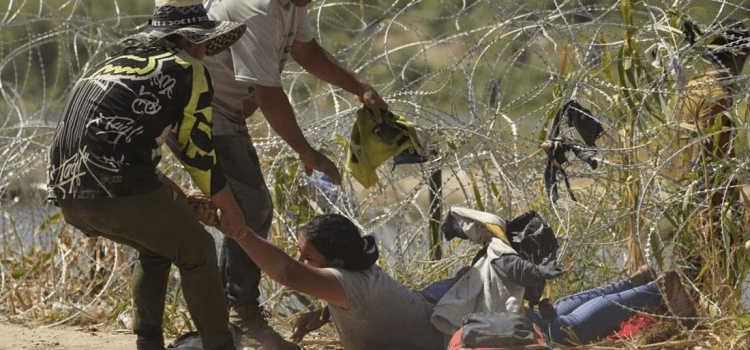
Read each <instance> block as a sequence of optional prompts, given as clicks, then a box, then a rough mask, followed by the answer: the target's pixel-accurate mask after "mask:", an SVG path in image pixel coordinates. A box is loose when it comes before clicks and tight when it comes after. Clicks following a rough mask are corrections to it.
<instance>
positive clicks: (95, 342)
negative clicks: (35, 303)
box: [0, 314, 340, 350]
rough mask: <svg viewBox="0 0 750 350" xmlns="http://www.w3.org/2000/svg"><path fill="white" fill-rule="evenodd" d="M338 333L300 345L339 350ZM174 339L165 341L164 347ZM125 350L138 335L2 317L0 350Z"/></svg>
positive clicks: (326, 332)
mask: <svg viewBox="0 0 750 350" xmlns="http://www.w3.org/2000/svg"><path fill="white" fill-rule="evenodd" d="M274 321H276V320H272V322H271V323H272V325H273V327H274V329H277V330H280V331H281V332H282V333H283V334H288V333H289V330H288V329H285V327H284V326H283V325H282V324H280V323H278V322H274ZM334 332H335V331H334V330H333V327H332V326H331V325H330V324H328V325H326V326H324V327H323V328H321V329H319V330H317V331H314V332H312V333H310V334H308V335H307V337H305V340H303V341H302V343H301V344H300V345H301V346H302V348H303V349H305V350H330V349H339V348H340V347H339V344H338V342H337V341H336V340H335V339H336V337H335V333H334ZM173 340H174V339H171V338H168V339H165V345H167V344H169V343H171V342H172V341H173ZM11 349H12V350H19V349H22V350H29V349H33V350H36V349H39V350H41V349H52V350H110V349H111V350H121V349H123V350H125V349H135V335H134V334H133V333H132V332H131V331H130V330H128V329H115V328H112V327H109V328H106V329H105V328H99V327H97V326H87V327H71V326H58V327H48V326H36V327H34V326H28V325H22V324H16V323H12V322H10V321H8V319H7V318H5V317H2V315H1V314H0V350H11Z"/></svg>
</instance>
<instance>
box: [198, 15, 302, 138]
mask: <svg viewBox="0 0 750 350" xmlns="http://www.w3.org/2000/svg"><path fill="white" fill-rule="evenodd" d="M205 3H206V7H207V9H208V16H209V17H210V18H211V19H214V20H221V21H233V22H241V23H244V24H245V25H247V30H246V31H245V34H244V35H243V36H242V37H241V38H240V39H239V40H237V42H236V43H234V44H233V45H232V46H230V47H229V50H224V51H222V52H220V53H219V54H217V55H214V56H206V57H205V58H204V60H203V63H204V64H205V65H206V67H208V70H209V72H210V73H211V79H212V80H213V85H214V99H213V114H214V117H213V121H214V129H213V133H214V135H231V134H234V133H247V130H246V129H245V118H247V117H248V116H246V115H245V113H244V111H243V103H242V102H243V101H244V100H245V99H248V98H255V84H259V85H263V86H278V87H280V86H281V71H282V70H283V69H284V66H285V65H286V62H287V61H288V60H289V53H290V52H291V47H292V42H294V40H297V41H301V42H308V41H310V40H312V39H313V32H312V26H311V25H310V21H309V19H308V18H307V6H305V7H297V6H295V5H294V4H293V3H292V2H291V1H290V0H205Z"/></svg>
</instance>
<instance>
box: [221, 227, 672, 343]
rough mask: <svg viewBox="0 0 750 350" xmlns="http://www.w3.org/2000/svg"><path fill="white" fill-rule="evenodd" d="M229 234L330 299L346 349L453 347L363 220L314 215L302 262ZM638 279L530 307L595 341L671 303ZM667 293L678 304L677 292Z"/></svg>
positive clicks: (556, 334)
mask: <svg viewBox="0 0 750 350" xmlns="http://www.w3.org/2000/svg"><path fill="white" fill-rule="evenodd" d="M220 228H221V227H220ZM224 233H225V234H227V235H228V236H230V237H233V238H234V239H235V240H236V241H237V242H238V243H239V244H240V246H241V247H242V248H243V249H244V250H245V251H246V252H247V253H248V255H249V256H250V257H251V258H252V259H253V260H254V261H255V262H256V264H258V266H259V267H260V268H261V269H262V270H263V271H265V272H266V273H267V274H268V276H269V277H271V278H272V279H274V280H275V281H277V282H279V283H281V284H283V285H285V286H287V287H289V288H292V289H294V290H297V291H299V292H302V293H305V294H308V295H311V296H314V297H317V298H321V299H323V300H325V301H327V302H328V307H327V311H328V312H329V313H330V317H331V320H332V321H333V324H334V326H335V327H336V331H337V332H338V335H339V338H340V342H341V344H342V346H343V347H344V349H347V350H361V349H380V350H383V349H445V348H446V346H447V339H448V338H446V337H445V336H446V335H444V334H442V333H441V332H439V331H438V330H437V329H436V328H435V327H434V326H433V325H432V323H431V322H430V317H431V316H432V312H433V309H434V305H435V304H434V303H435V300H434V299H433V298H431V297H430V296H428V295H427V294H426V293H425V292H419V291H412V290H410V289H408V288H407V287H406V286H404V285H403V284H401V283H400V282H397V281H395V280H394V279H392V278H391V277H390V276H388V274H386V273H385V272H383V270H381V269H380V267H378V266H377V265H376V264H375V262H376V261H377V258H378V249H377V247H376V246H375V239H374V238H373V237H372V236H364V237H361V236H360V232H359V229H358V228H357V226H356V225H354V223H352V222H351V221H350V220H349V219H347V218H346V217H344V216H341V215H337V214H328V215H323V216H319V217H315V218H313V219H312V220H310V222H309V223H308V224H307V225H306V226H305V227H304V229H303V230H302V232H301V234H300V236H299V255H298V258H297V260H294V259H292V258H291V257H290V256H289V255H287V254H286V253H284V252H283V251H282V250H281V249H279V248H278V247H276V246H274V245H272V244H270V243H269V242H267V241H265V240H264V239H263V238H261V237H260V236H258V235H256V234H255V233H254V232H252V231H251V230H250V229H247V228H246V229H243V230H238V231H237V232H224ZM669 276H670V275H667V278H660V280H668V282H669V283H672V284H674V285H675V286H677V287H679V288H675V287H674V286H673V287H671V288H667V292H674V293H676V294H679V292H678V291H679V290H681V293H683V294H684V293H685V291H684V289H682V285H681V284H679V278H677V280H676V283H675V281H674V277H677V276H676V275H673V277H669ZM639 279H640V280H641V281H636V280H635V279H634V280H633V281H631V280H630V279H628V280H624V281H620V282H618V283H615V284H612V285H607V286H604V287H601V288H598V289H596V290H591V291H586V292H583V293H579V294H576V295H573V296H570V297H567V298H564V299H562V300H561V301H559V302H557V303H555V308H556V310H557V316H556V317H554V318H553V319H551V320H547V319H544V318H543V317H541V315H538V314H535V313H536V311H529V316H530V318H531V319H532V320H533V321H534V322H535V323H536V324H537V325H538V326H539V328H540V329H542V330H551V334H552V336H553V338H552V340H554V341H556V342H560V343H562V342H564V341H565V338H564V337H565V336H564V332H563V331H562V327H570V328H571V329H572V330H573V331H574V332H575V334H576V335H577V336H578V339H579V340H581V341H588V340H590V339H593V338H595V337H598V336H602V335H604V334H603V332H605V331H609V330H611V329H614V328H615V327H616V326H617V325H619V323H621V322H622V321H624V320H626V319H627V318H628V317H630V316H631V315H632V314H633V313H634V311H633V310H634V309H641V308H648V307H658V306H661V305H663V304H664V302H663V299H662V297H661V293H660V291H659V287H658V284H657V282H655V281H649V280H650V279H652V278H642V277H639ZM441 282H442V281H441ZM669 283H665V284H667V285H669ZM636 284H638V286H636ZM428 288H429V287H428ZM443 290H445V288H443ZM668 299H669V300H670V302H671V301H672V300H673V299H674V298H672V297H670V298H668ZM619 305H624V306H625V308H623V307H620V306H619ZM318 314H319V313H318ZM324 323H325V321H321V320H320V319H313V318H306V319H304V320H303V322H301V323H300V322H298V323H297V325H295V333H294V335H293V340H295V341H297V342H299V341H300V340H301V339H302V337H304V335H305V334H306V333H308V332H310V331H312V330H314V329H317V328H319V327H320V326H321V325H322V324H324ZM447 336H450V335H447Z"/></svg>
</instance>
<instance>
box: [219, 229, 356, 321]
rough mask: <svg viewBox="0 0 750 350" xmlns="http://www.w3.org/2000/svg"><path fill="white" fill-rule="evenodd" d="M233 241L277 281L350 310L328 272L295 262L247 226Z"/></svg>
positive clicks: (342, 291)
mask: <svg viewBox="0 0 750 350" xmlns="http://www.w3.org/2000/svg"><path fill="white" fill-rule="evenodd" d="M219 229H220V230H221V225H220V226H219ZM222 232H223V231H222ZM230 237H232V236H230ZM232 238H233V239H234V240H235V241H236V242H237V243H238V244H239V245H240V247H242V249H244V250H245V253H247V255H248V256H250V258H251V259H253V261H254V262H255V263H256V264H257V265H258V267H260V269H261V270H263V271H264V272H265V273H266V274H267V275H268V276H269V277H271V278H272V279H273V280H274V281H276V282H278V283H281V284H283V285H285V286H287V287H289V288H291V289H294V290H296V291H299V292H302V293H305V294H308V295H310V296H313V297H316V298H320V299H323V300H325V301H327V302H329V303H331V304H333V305H336V306H338V307H340V308H343V309H347V308H348V306H349V305H348V304H347V301H346V294H345V293H344V288H342V287H341V283H339V281H338V280H337V279H336V277H334V276H333V274H331V273H330V272H329V271H327V270H325V269H322V268H317V267H313V266H310V265H307V264H304V263H302V262H300V261H297V260H295V259H293V258H292V257H291V256H289V255H288V254H287V253H285V252H284V251H283V250H281V249H279V248H278V247H276V246H275V245H273V244H271V243H269V242H267V241H266V240H265V239H263V238H261V237H260V236H258V235H257V234H256V233H255V232H253V230H251V229H249V228H247V227H246V228H245V230H244V231H243V232H241V233H240V234H238V235H237V236H235V237H232Z"/></svg>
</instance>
